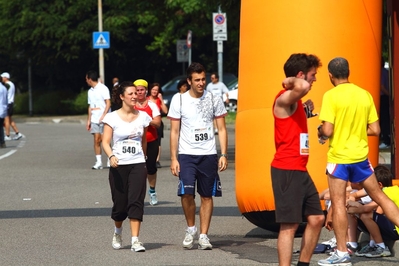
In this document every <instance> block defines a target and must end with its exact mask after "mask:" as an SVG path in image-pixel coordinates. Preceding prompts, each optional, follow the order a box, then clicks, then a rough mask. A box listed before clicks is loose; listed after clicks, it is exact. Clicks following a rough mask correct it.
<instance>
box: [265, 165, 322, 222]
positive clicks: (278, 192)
mask: <svg viewBox="0 0 399 266" xmlns="http://www.w3.org/2000/svg"><path fill="white" fill-rule="evenodd" d="M271 178H272V186H273V193H274V202H275V205H276V212H275V213H276V223H301V222H303V221H304V220H305V221H306V216H309V215H323V211H322V209H321V204H320V199H319V193H318V192H317V189H316V186H315V185H314V183H313V180H312V178H311V177H310V175H309V173H308V172H303V171H296V170H282V169H277V168H274V167H271Z"/></svg>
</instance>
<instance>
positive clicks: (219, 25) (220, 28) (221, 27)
mask: <svg viewBox="0 0 399 266" xmlns="http://www.w3.org/2000/svg"><path fill="white" fill-rule="evenodd" d="M213 40H214V41H217V48H218V49H217V51H218V74H219V80H220V81H221V82H223V41H227V18H226V13H222V11H221V10H220V6H219V12H218V13H213Z"/></svg>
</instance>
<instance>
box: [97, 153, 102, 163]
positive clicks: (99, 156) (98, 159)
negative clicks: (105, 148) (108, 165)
mask: <svg viewBox="0 0 399 266" xmlns="http://www.w3.org/2000/svg"><path fill="white" fill-rule="evenodd" d="M96 160H97V162H98V163H101V154H100V155H96Z"/></svg>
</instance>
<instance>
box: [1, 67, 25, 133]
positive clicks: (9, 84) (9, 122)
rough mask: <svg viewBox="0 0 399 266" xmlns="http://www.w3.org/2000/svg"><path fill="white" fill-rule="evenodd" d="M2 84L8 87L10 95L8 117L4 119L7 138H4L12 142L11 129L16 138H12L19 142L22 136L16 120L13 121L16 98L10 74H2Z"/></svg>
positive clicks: (8, 94)
mask: <svg viewBox="0 0 399 266" xmlns="http://www.w3.org/2000/svg"><path fill="white" fill-rule="evenodd" d="M1 78H2V82H3V83H4V86H6V87H7V89H8V93H7V98H8V99H7V101H8V105H7V116H6V118H5V119H4V122H5V129H6V136H5V137H4V139H5V140H11V137H10V127H12V129H13V130H14V132H15V136H14V137H13V138H12V139H13V140H19V139H20V138H22V134H21V133H20V132H19V131H18V128H17V125H16V124H15V122H14V120H12V115H13V114H14V97H15V85H14V83H13V82H11V80H10V74H9V73H7V72H4V73H3V74H1Z"/></svg>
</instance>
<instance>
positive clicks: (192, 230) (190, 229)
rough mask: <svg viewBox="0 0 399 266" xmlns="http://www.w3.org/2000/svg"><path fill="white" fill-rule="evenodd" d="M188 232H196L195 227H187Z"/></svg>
mask: <svg viewBox="0 0 399 266" xmlns="http://www.w3.org/2000/svg"><path fill="white" fill-rule="evenodd" d="M187 229H188V231H189V232H197V227H195V225H194V226H187Z"/></svg>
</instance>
